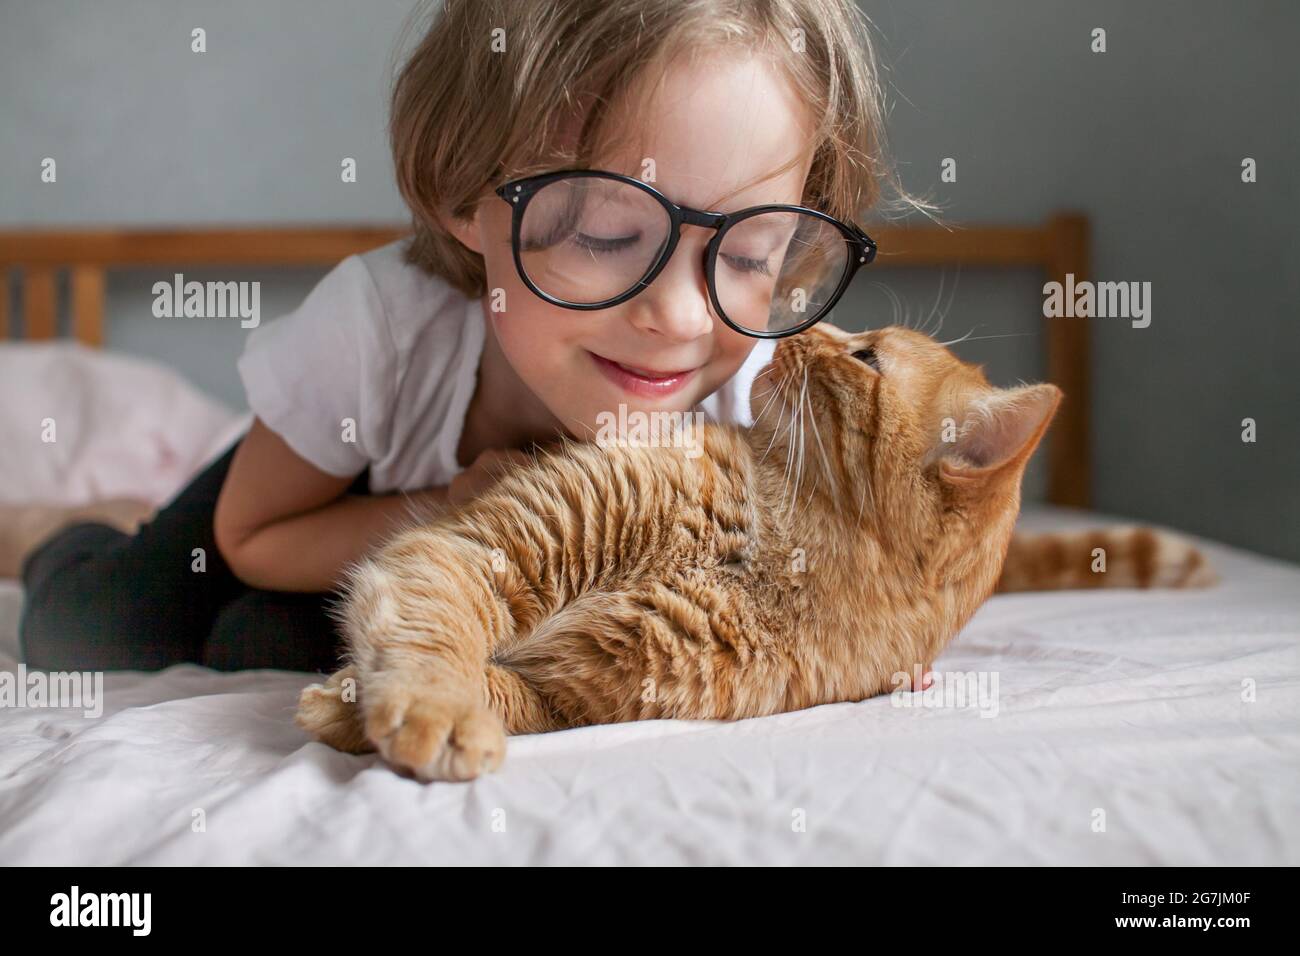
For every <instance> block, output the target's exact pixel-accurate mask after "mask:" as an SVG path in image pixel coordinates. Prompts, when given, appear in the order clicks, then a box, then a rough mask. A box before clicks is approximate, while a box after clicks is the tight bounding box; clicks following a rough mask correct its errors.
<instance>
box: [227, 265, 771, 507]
mask: <svg viewBox="0 0 1300 956" xmlns="http://www.w3.org/2000/svg"><path fill="white" fill-rule="evenodd" d="M405 242H406V240H399V241H398V242H394V243H390V244H389V245H387V246H383V247H382V248H379V249H376V250H374V251H372V252H367V253H365V254H364V255H360V256H349V257H348V258H347V259H344V260H343V261H342V262H341V263H339V265H338V266H337V267H336V268H335V269H334V270H333V271H331V272H330V273H329V274H328V275H326V276H325V278H323V279H321V281H320V282H319V283H317V285H316V287H315V288H314V289H312V291H311V292H310V293H309V294H308V296H307V298H306V299H305V300H303V303H302V305H300V306H299V307H298V308H297V309H295V310H294V311H293V312H291V313H289V314H288V315H286V316H284V317H283V318H280V319H276V320H275V321H273V322H269V323H267V324H266V325H263V326H262V327H260V328H258V329H256V330H255V331H254V332H252V333H251V334H250V335H249V336H248V340H247V342H246V344H245V346H244V354H243V356H242V357H241V358H240V360H239V374H240V377H241V378H242V379H243V382H244V388H245V390H246V392H247V394H248V404H249V407H250V408H251V409H252V410H253V412H254V414H256V415H257V417H258V418H260V419H261V420H262V421H263V422H265V423H266V425H267V427H269V428H270V429H271V430H272V431H274V432H275V433H276V434H278V435H279V436H280V437H281V438H283V439H284V440H285V442H287V443H288V445H289V447H290V448H292V449H293V450H294V451H295V452H296V453H297V454H298V455H300V456H301V457H302V458H304V459H306V460H307V461H309V462H310V463H311V464H313V465H315V466H316V467H317V468H319V469H320V470H321V471H324V472H327V473H329V474H331V475H337V476H338V477H351V476H355V475H357V474H360V473H361V472H362V471H363V470H364V469H365V468H366V467H367V466H369V467H370V490H371V491H372V492H373V493H375V494H382V493H384V492H388V491H399V490H400V491H415V490H418V489H421V488H429V487H434V486H441V485H446V484H448V483H450V481H451V479H452V478H453V477H455V476H456V474H457V473H459V472H460V471H461V470H462V469H461V466H460V464H459V462H457V461H456V449H457V447H458V446H459V444H460V437H461V430H462V428H463V427H464V424H465V412H466V410H467V409H468V408H469V402H470V399H471V398H472V397H473V394H474V387H475V385H476V384H477V381H478V367H479V359H480V357H481V356H482V354H483V339H484V336H485V335H486V334H487V326H486V318H485V313H484V308H485V302H484V300H483V299H470V298H467V297H466V296H465V295H464V294H463V293H461V292H460V291H458V290H457V289H455V288H454V287H452V286H451V285H450V284H449V283H448V282H447V281H446V280H445V279H442V278H440V277H438V276H433V275H429V274H428V273H426V272H424V271H423V270H422V269H420V268H419V267H417V266H414V265H411V264H409V263H407V262H406V261H405V260H404V259H403V257H402V253H403V248H404V243H405ZM774 346H775V343H774V342H773V341H772V340H770V339H762V340H759V341H758V343H757V344H756V345H755V347H754V349H753V351H752V352H751V353H750V355H749V357H748V359H747V360H746V361H745V364H744V365H743V366H742V367H741V368H740V370H739V371H738V372H737V373H736V374H735V375H734V376H732V378H731V379H730V380H729V381H727V382H726V383H725V384H724V385H723V386H722V388H720V389H718V391H716V392H714V393H713V394H712V395H710V396H708V397H707V398H706V399H704V401H702V402H701V403H700V404H699V405H698V406H697V409H698V410H700V411H703V412H704V413H705V415H706V417H707V418H708V419H709V420H711V421H717V422H733V423H736V424H741V425H746V426H747V425H749V424H751V418H750V411H749V390H750V388H751V386H752V385H753V382H754V376H755V375H757V374H758V372H759V371H760V370H761V369H762V368H763V366H765V365H766V364H767V363H768V362H769V361H770V360H771V358H772V351H773V348H774Z"/></svg>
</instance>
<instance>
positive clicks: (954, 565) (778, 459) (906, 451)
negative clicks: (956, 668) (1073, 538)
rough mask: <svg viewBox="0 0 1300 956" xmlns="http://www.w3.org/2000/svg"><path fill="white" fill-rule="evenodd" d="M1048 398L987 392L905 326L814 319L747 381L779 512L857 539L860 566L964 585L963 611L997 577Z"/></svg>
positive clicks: (971, 371) (979, 379)
mask: <svg viewBox="0 0 1300 956" xmlns="http://www.w3.org/2000/svg"><path fill="white" fill-rule="evenodd" d="M1061 397H1062V393H1061V390H1060V389H1059V388H1057V387H1056V386H1055V385H1026V386H1022V387H1019V388H1012V389H1001V388H995V387H994V386H992V385H990V384H989V383H988V380H987V379H986V378H985V377H984V374H983V373H982V371H981V370H980V368H979V367H978V366H975V365H971V364H969V363H967V362H963V361H961V360H960V359H958V358H957V357H956V356H955V355H953V354H952V352H950V351H949V350H948V349H946V348H944V347H943V346H942V345H940V344H939V343H937V342H935V341H934V340H932V339H930V338H928V337H927V336H925V335H922V334H920V333H919V332H915V331H913V330H911V329H905V328H900V327H890V328H884V329H878V330H874V331H869V332H862V333H854V334H850V333H847V332H844V331H841V330H840V329H838V328H835V327H834V326H831V325H829V324H827V323H823V324H822V325H819V326H814V327H813V328H812V329H810V330H808V331H807V332H804V333H801V334H800V335H796V336H792V337H790V338H787V339H783V340H782V341H781V342H780V343H779V344H778V346H777V349H776V353H775V355H774V357H773V361H772V363H771V364H770V365H769V366H768V367H767V368H766V369H764V371H763V372H762V373H761V374H760V376H759V377H758V379H756V381H755V384H754V388H753V393H752V396H751V405H752V412H753V415H754V417H755V426H754V430H753V433H752V440H753V442H754V445H755V448H756V451H757V453H758V454H759V455H760V456H762V457H763V460H764V465H763V469H764V471H765V473H766V475H767V477H768V484H769V487H771V485H772V484H773V481H772V479H773V478H774V479H775V485H776V490H775V494H776V495H777V496H778V502H777V504H778V507H782V506H788V507H789V508H792V509H793V511H792V512H790V513H792V514H798V513H799V512H800V511H801V510H802V511H804V512H805V513H807V514H808V515H809V516H810V518H811V521H814V522H822V523H823V525H825V526H826V528H825V530H826V533H836V534H839V535H841V536H843V535H848V536H850V537H851V538H852V539H853V540H859V539H858V538H857V536H866V537H867V538H869V539H870V542H869V545H870V547H869V548H868V549H867V550H868V551H869V552H870V553H871V554H872V555H873V556H874V557H873V566H872V567H871V569H870V570H871V571H872V572H873V573H881V574H885V573H888V576H889V578H891V579H895V580H898V579H899V578H901V579H902V580H903V581H904V582H906V583H913V584H925V583H929V584H932V585H934V586H936V587H954V588H959V589H963V590H966V589H969V590H970V591H971V592H972V593H974V594H976V595H977V597H976V598H975V600H974V604H973V605H972V606H971V607H970V608H969V613H973V611H974V607H975V606H978V602H980V601H983V599H984V598H985V597H987V595H988V594H989V592H990V591H991V590H992V588H993V585H994V584H995V583H996V579H997V574H998V571H999V569H1000V568H1001V564H1002V560H1003V558H1004V556H1005V553H1006V547H1007V543H1008V541H1009V540H1010V536H1011V532H1012V528H1013V525H1014V523H1015V519H1016V515H1017V513H1018V512H1019V507H1020V483H1021V479H1022V477H1023V475H1024V470H1025V466H1026V464H1027V463H1028V461H1029V457H1030V455H1031V454H1032V453H1033V451H1034V449H1035V448H1036V447H1037V446H1038V443H1039V441H1040V440H1041V439H1042V437H1043V434H1044V433H1045V432H1046V430H1047V427H1048V425H1049V424H1050V422H1051V420H1052V416H1053V415H1054V414H1055V412H1056V409H1057V406H1058V405H1059V403H1060V401H1061ZM787 463H789V468H788V469H787V468H786V464H787ZM787 476H788V477H787ZM781 498H784V502H782V501H781V500H780V499H781ZM810 504H816V505H817V507H812V508H809V507H808V505H810ZM810 531H811V532H817V533H819V534H820V531H818V529H815V528H814V529H810ZM812 543H813V544H814V546H815V545H816V542H815V541H814V542H812ZM830 546H831V544H830V543H829V542H828V543H827V547H830ZM961 603H962V604H966V603H969V602H966V601H963V602H961ZM963 613H966V611H965V609H963Z"/></svg>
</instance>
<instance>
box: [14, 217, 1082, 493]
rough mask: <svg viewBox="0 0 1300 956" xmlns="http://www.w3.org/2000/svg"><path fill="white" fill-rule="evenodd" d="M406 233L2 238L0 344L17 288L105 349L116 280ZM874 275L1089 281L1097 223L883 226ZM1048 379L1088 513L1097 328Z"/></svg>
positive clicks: (1056, 480)
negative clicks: (61, 282) (1029, 271)
mask: <svg viewBox="0 0 1300 956" xmlns="http://www.w3.org/2000/svg"><path fill="white" fill-rule="evenodd" d="M405 232H406V230H405V229H403V228H401V227H395V226H342V227H320V226H317V227H312V226H306V227H301V228H286V227H282V226H275V227H267V228H260V227H248V228H238V229H185V230H157V231H155V230H114V229H110V230H66V231H65V230H59V231H45V230H10V231H0V340H3V339H7V338H9V337H10V336H11V335H13V334H16V331H17V330H16V327H15V323H14V322H13V321H11V319H14V318H17V316H11V315H10V301H11V298H13V297H12V296H11V294H10V293H11V288H12V287H17V288H18V289H19V290H20V291H21V295H20V297H19V298H20V300H21V307H20V309H19V310H18V311H19V313H20V315H21V320H22V321H21V325H22V331H23V334H24V335H25V337H26V338H28V339H50V338H54V337H55V335H56V334H57V330H58V316H59V307H58V292H57V290H58V276H59V274H60V273H62V272H66V273H67V275H68V290H69V299H70V302H69V308H68V315H69V323H70V324H69V328H70V331H71V334H72V335H73V336H74V337H75V338H76V339H78V340H79V341H81V342H84V343H86V344H88V345H94V346H99V345H102V344H103V342H104V276H105V274H106V272H108V270H110V269H124V268H141V267H148V266H204V267H208V266H262V267H267V266H272V267H274V266H320V267H329V266H333V265H334V264H336V263H338V262H339V261H341V260H343V259H345V258H347V257H348V256H350V255H353V254H354V253H358V252H365V251H366V250H369V249H373V248H375V247H377V246H381V245H384V244H386V243H389V242H392V241H393V240H395V239H398V238H400V237H401V236H402V235H403V234H404V233H405ZM871 234H872V236H873V237H875V238H876V240H877V241H878V242H879V244H880V250H881V251H880V256H879V258H877V260H876V263H875V264H874V265H873V266H872V270H873V271H875V270H876V269H881V268H885V269H888V268H893V267H915V266H953V265H963V266H977V267H1014V268H1025V267H1029V268H1038V269H1041V270H1042V272H1043V273H1044V275H1045V276H1046V277H1048V278H1051V279H1056V280H1058V281H1062V282H1064V280H1065V275H1066V273H1073V275H1074V279H1075V282H1076V283H1078V282H1080V281H1082V280H1084V279H1086V278H1087V275H1088V223H1087V220H1086V219H1085V218H1084V217H1083V216H1080V215H1076V214H1068V213H1064V214H1060V215H1056V216H1053V217H1052V218H1051V219H1049V220H1048V221H1047V222H1046V223H1044V224H1043V225H1039V226H967V227H961V226H958V227H954V228H941V227H937V226H878V227H876V228H873V229H872V230H871ZM1042 321H1043V322H1044V323H1045V326H1046V328H1045V333H1046V334H1045V336H1044V338H1045V340H1046V343H1047V354H1046V356H1045V359H1046V365H1045V367H1046V370H1047V373H1046V378H1047V380H1048V381H1050V382H1053V383H1055V384H1056V385H1059V386H1060V387H1061V389H1062V390H1063V391H1064V392H1065V401H1063V402H1062V403H1061V408H1060V411H1059V412H1058V413H1057V417H1056V421H1055V423H1054V424H1053V425H1052V430H1051V432H1050V433H1049V436H1048V442H1047V498H1048V500H1049V501H1050V502H1052V503H1053V504H1059V505H1069V506H1073V507H1079V508H1082V507H1087V505H1088V503H1089V492H1090V489H1089V474H1090V466H1091V455H1090V443H1089V436H1088V388H1089V382H1088V332H1087V320H1086V319H1075V318H1054V319H1046V318H1044V319H1042Z"/></svg>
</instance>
